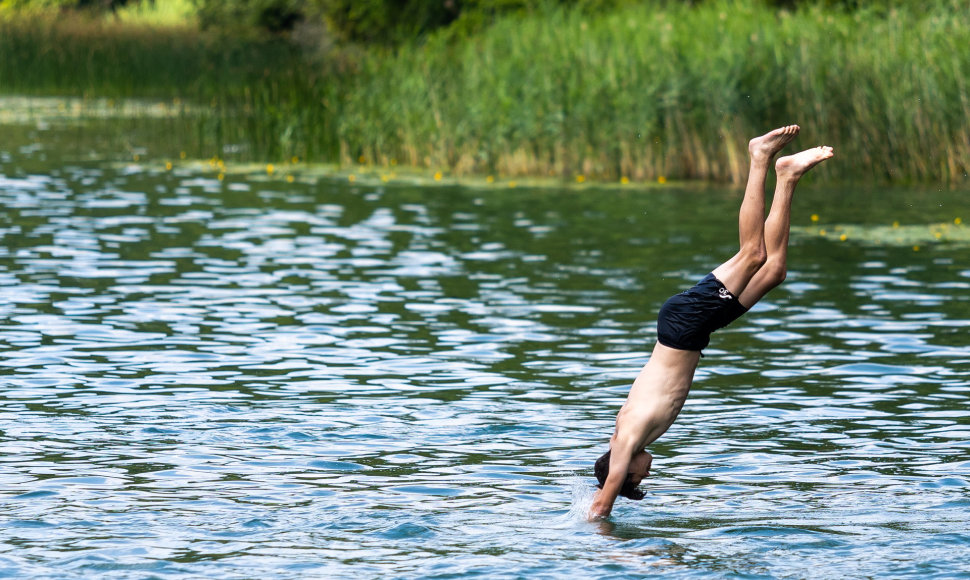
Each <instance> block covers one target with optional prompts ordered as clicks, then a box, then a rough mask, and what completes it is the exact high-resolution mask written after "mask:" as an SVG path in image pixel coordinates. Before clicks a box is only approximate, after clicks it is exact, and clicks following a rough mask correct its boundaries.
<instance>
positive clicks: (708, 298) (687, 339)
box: [657, 274, 748, 351]
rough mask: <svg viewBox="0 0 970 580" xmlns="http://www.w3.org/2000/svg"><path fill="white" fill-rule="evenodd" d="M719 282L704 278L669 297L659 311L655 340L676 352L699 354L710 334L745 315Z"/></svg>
mask: <svg viewBox="0 0 970 580" xmlns="http://www.w3.org/2000/svg"><path fill="white" fill-rule="evenodd" d="M747 311H748V309H747V308H745V307H744V306H742V305H741V303H740V302H738V299H737V297H736V296H735V295H734V294H731V292H729V291H728V289H727V288H725V287H724V284H721V281H720V280H718V279H717V278H715V277H714V274H708V275H707V276H705V277H704V279H703V280H701V281H700V282H698V283H697V284H696V285H695V286H694V287H693V288H691V289H690V290H687V291H685V292H681V293H680V294H676V295H674V296H671V297H670V298H669V299H668V300H667V301H666V302H664V305H663V306H661V307H660V315H659V316H658V318H657V340H658V341H660V344H662V345H664V346H669V347H670V348H676V349H679V350H696V351H701V350H704V348H705V347H707V345H708V343H710V341H711V333H712V332H714V331H715V330H717V329H719V328H724V327H725V326H727V325H728V324H731V323H732V322H734V321H735V320H737V319H738V317H739V316H741V315H742V314H744V313H745V312H747Z"/></svg>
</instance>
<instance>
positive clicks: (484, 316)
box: [0, 127, 970, 578]
mask: <svg viewBox="0 0 970 580" xmlns="http://www.w3.org/2000/svg"><path fill="white" fill-rule="evenodd" d="M41 129H43V127H42V128H41ZM6 131H7V133H6V135H7V136H6V138H5V139H6V140H5V142H0V204H2V213H0V233H2V235H3V238H2V239H3V244H2V245H0V287H2V292H0V325H2V326H0V443H2V454H0V522H2V526H0V575H4V576H8V577H34V578H43V577H50V578H69V577H86V578H163V577H164V578H168V577H184V578H200V577H207V578H244V577H245V578H307V577H348V576H354V577H359V578H366V577H377V576H379V575H381V576H383V575H390V576H403V577H423V578H424V577H426V578H445V577H459V576H473V575H481V576H489V577H522V578H533V577H581V578H582V577H588V578H611V577H621V576H635V575H663V576H665V577H683V578H709V577H712V576H715V577H745V578H784V577H818V578H841V577H853V578H863V577H866V578H877V577H879V578H884V577H892V578H933V577H938V578H951V577H957V576H961V575H967V574H970V565H968V564H967V559H968V557H970V445H968V443H967V440H968V438H970V419H968V415H970V406H968V402H970V378H968V376H970V328H968V327H970V269H968V268H970V262H968V261H967V255H968V247H967V246H966V244H954V243H926V244H924V245H922V246H921V247H919V248H918V249H916V248H913V247H911V246H910V245H905V246H903V245H899V244H893V243H891V241H890V242H887V243H884V244H878V243H872V242H866V243H857V242H854V241H853V240H851V239H850V240H847V241H845V242H841V243H838V242H833V241H832V240H831V239H824V238H813V237H811V236H808V235H799V236H796V237H795V238H793V241H792V250H791V256H790V258H791V271H790V273H789V279H788V281H787V282H786V283H785V285H783V286H782V287H781V288H779V289H778V290H776V291H775V292H773V293H772V294H770V295H769V296H768V297H767V298H766V299H765V301H763V302H762V303H761V304H759V305H758V306H757V307H756V308H755V309H754V310H753V311H752V312H751V313H750V314H749V315H747V316H746V317H744V318H743V319H741V320H740V321H739V322H738V323H736V324H735V325H734V326H732V327H730V328H729V329H726V330H724V331H722V332H719V333H717V334H716V335H715V337H714V340H713V341H712V344H711V347H710V348H709V349H708V351H707V352H706V358H704V359H703V360H702V361H701V366H700V368H699V370H698V373H697V379H696V381H695V384H694V388H693V391H692V393H691V396H690V398H689V399H688V402H687V405H686V406H685V408H684V411H683V412H682V414H681V416H680V418H679V420H678V422H677V423H675V425H674V426H673V427H672V428H671V430H670V431H669V432H668V433H667V435H665V436H664V437H663V438H662V439H661V440H660V441H658V442H657V444H655V445H654V446H653V447H652V448H651V451H652V452H653V453H654V455H655V461H654V473H653V474H652V476H651V478H650V479H649V480H648V481H647V482H645V484H644V487H645V489H646V490H647V492H648V493H647V496H646V498H645V499H644V500H643V501H641V502H629V501H626V500H622V499H621V500H620V501H619V503H618V504H617V509H616V510H615V512H614V516H613V517H612V518H611V520H609V521H607V522H603V523H599V524H591V523H587V522H585V521H584V518H583V517H582V514H583V512H584V510H585V508H586V507H588V505H589V502H590V498H591V494H592V482H593V479H592V477H591V466H592V462H593V460H594V459H595V458H596V457H597V456H598V455H599V454H600V453H602V452H603V451H604V450H605V449H606V442H607V439H608V437H609V435H610V433H611V430H612V424H613V420H614V418H615V415H616V412H617V410H618V409H619V406H620V405H621V404H622V402H623V399H624V397H625V395H626V392H627V389H628V387H629V384H630V382H631V381H632V379H633V377H634V376H635V375H636V373H637V371H638V370H639V368H640V366H641V365H642V364H643V363H644V362H645V361H646V359H647V357H648V355H649V349H650V348H651V345H652V343H653V341H654V339H655V329H654V323H655V317H656V311H657V309H658V308H659V306H660V304H662V302H663V301H664V300H665V299H666V298H667V297H668V296H669V295H670V294H672V293H674V292H677V291H680V290H681V289H683V288H684V287H685V286H687V285H690V284H692V283H693V282H694V281H696V279H698V278H700V277H702V276H703V275H704V274H706V273H707V272H708V271H709V270H710V269H711V268H713V267H714V266H716V265H717V264H718V263H719V262H720V261H721V260H723V259H725V258H727V257H728V256H729V255H730V254H731V253H732V252H733V249H734V247H735V244H736V241H735V236H736V222H735V219H736V212H737V206H738V204H739V194H738V192H737V191H733V190H731V191H727V190H716V189H674V188H670V189H652V190H645V189H634V188H631V189H614V190H597V189H595V188H591V189H586V190H581V191H579V190H555V189H544V190H528V189H523V188H516V189H503V188H499V187H494V188H490V189H471V188H464V189H463V188H455V187H447V186H436V187H416V186H407V185H394V184H393V183H391V184H387V185H380V186H377V185H361V184H359V183H348V182H347V181H346V180H326V179H314V180H310V179H297V180H296V181H294V182H293V183H288V182H287V181H286V180H284V179H282V178H281V177H280V176H276V177H269V176H266V174H265V172H264V173H263V174H262V175H256V174H252V175H233V174H230V175H228V176H226V177H225V179H224V180H222V181H220V180H218V179H217V178H216V175H215V173H214V172H204V171H197V170H193V169H189V168H187V167H183V166H180V165H179V164H178V163H176V166H175V167H174V168H173V169H172V170H170V171H168V170H166V169H165V168H164V161H163V160H161V159H154V160H153V159H152V158H151V157H150V153H151V151H150V149H151V148H150V147H148V146H146V147H147V148H148V152H147V154H146V160H145V161H142V162H140V163H123V164H116V163H114V162H112V161H113V159H116V158H117V157H118V154H119V152H118V151H117V149H118V145H117V143H113V142H112V140H111V139H102V140H99V139H98V138H97V136H96V135H90V134H87V133H83V134H81V133H77V130H76V128H74V129H64V130H62V131H60V132H58V131H57V130H53V129H47V130H38V129H36V128H34V127H20V128H18V129H17V130H14V129H12V128H9V127H8V128H6ZM111 147H114V149H111ZM99 152H100V153H99ZM112 155H114V158H113V157H112ZM965 199H966V192H953V191H939V190H938V189H937V188H932V187H931V188H922V189H919V188H917V189H910V190H893V191H855V190H853V189H851V188H842V189H838V190H833V189H832V188H831V187H821V186H816V187H809V188H805V189H803V190H801V191H799V193H798V199H797V200H796V204H795V208H794V216H795V217H794V221H795V222H796V224H801V225H803V226H807V225H812V224H811V222H810V220H809V217H808V216H810V215H811V214H812V213H816V214H818V215H819V216H820V218H819V224H818V225H819V226H820V227H821V226H824V225H825V223H826V221H833V222H842V223H853V224H863V225H865V224H880V225H885V224H887V223H891V222H892V221H894V220H898V221H900V222H902V223H903V224H904V225H905V224H908V223H929V222H949V223H952V222H953V220H954V219H955V218H956V217H961V216H960V212H961V211H963V213H964V214H966V215H963V216H962V218H963V219H970V212H968V211H966V209H967V205H966V203H965ZM954 227H961V226H957V225H954ZM962 227H966V226H962Z"/></svg>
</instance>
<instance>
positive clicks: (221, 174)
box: [216, 173, 226, 181]
mask: <svg viewBox="0 0 970 580" xmlns="http://www.w3.org/2000/svg"><path fill="white" fill-rule="evenodd" d="M216 178H218V179H219V181H222V180H223V179H225V178H226V175H225V174H224V173H220V174H219V175H217V176H216Z"/></svg>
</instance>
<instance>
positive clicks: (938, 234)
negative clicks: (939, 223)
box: [933, 232, 943, 239]
mask: <svg viewBox="0 0 970 580" xmlns="http://www.w3.org/2000/svg"><path fill="white" fill-rule="evenodd" d="M933 237H935V238H936V239H940V238H942V237H943V234H941V233H940V232H934V233H933Z"/></svg>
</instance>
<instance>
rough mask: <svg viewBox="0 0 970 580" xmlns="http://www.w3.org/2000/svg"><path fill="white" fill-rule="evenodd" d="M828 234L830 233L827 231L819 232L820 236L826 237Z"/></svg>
mask: <svg viewBox="0 0 970 580" xmlns="http://www.w3.org/2000/svg"><path fill="white" fill-rule="evenodd" d="M827 233H828V232H826V231H825V230H819V231H818V235H820V236H824V235H825V234H827Z"/></svg>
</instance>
